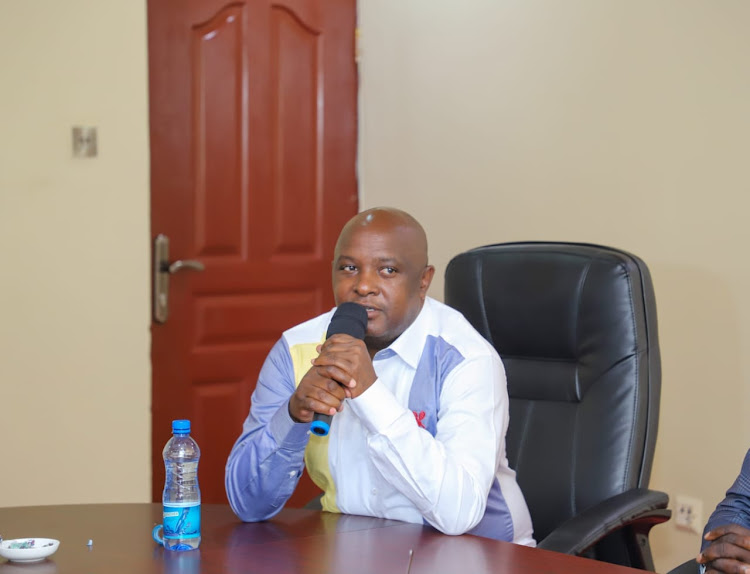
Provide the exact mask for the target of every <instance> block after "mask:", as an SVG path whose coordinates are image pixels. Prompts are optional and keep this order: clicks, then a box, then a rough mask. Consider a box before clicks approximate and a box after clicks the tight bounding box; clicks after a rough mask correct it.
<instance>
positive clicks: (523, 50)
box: [360, 0, 750, 571]
mask: <svg viewBox="0 0 750 574" xmlns="http://www.w3.org/2000/svg"><path fill="white" fill-rule="evenodd" d="M360 20H361V30H362V35H361V44H362V45H361V58H362V62H361V92H360V97H361V104H362V105H361V124H362V130H361V134H360V138H361V141H360V144H361V147H360V183H361V193H362V207H372V206H375V205H381V204H386V205H396V206H399V207H402V208H404V209H406V210H409V211H411V212H412V213H414V214H415V215H416V216H417V217H418V218H419V219H420V220H421V221H422V222H423V223H424V225H425V227H426V229H427V232H428V235H429V236H430V240H431V258H432V261H433V263H435V264H436V266H437V268H438V272H437V275H436V280H435V282H434V283H433V288H432V290H431V294H432V295H434V296H436V297H441V296H442V273H443V272H444V269H445V264H446V263H447V262H448V260H449V259H450V257H451V256H452V255H454V254H456V253H457V252H460V251H462V250H465V249H468V248H471V247H474V246H478V245H483V244H487V243H494V242H500V241H513V240H526V239H532V240H533V239H546V240H575V241H589V242H596V243H604V244H609V245H613V246H616V247H620V248H624V249H627V250H630V251H632V252H634V253H636V254H638V255H640V256H641V257H643V258H644V259H645V260H646V262H647V263H648V265H649V267H650V268H651V271H652V273H653V278H654V282H655V287H656V293H657V298H658V310H659V321H660V336H661V344H662V361H663V371H664V377H663V390H662V409H661V424H660V434H659V441H658V447H657V453H656V460H655V463H654V471H653V475H652V481H651V486H652V487H653V488H657V489H663V490H665V491H667V492H668V493H669V494H670V496H671V497H674V496H675V495H678V494H682V495H689V496H693V497H697V498H699V499H701V500H703V501H704V505H705V506H706V512H707V511H708V510H709V507H713V506H715V504H716V502H717V501H718V500H719V499H720V498H721V497H722V496H723V493H724V491H725V490H726V488H727V487H728V486H729V484H730V483H731V482H732V480H733V479H734V477H735V476H736V474H737V471H738V470H739V467H740V463H741V462H742V457H743V456H744V454H745V452H746V450H747V448H748V447H750V418H749V417H747V413H748V412H750V396H749V395H748V393H749V392H750V384H748V383H749V382H750V380H749V379H750V373H748V370H747V368H746V367H745V364H744V362H743V360H742V357H743V356H748V355H750V303H749V302H748V301H750V299H748V296H747V295H748V293H750V267H749V264H748V261H750V259H749V258H748V256H747V248H748V246H749V245H750V226H748V225H747V222H746V219H747V213H748V210H750V194H749V193H748V192H749V191H750V189H749V188H750V177H748V168H747V162H748V157H749V156H750V145H749V144H750V106H749V105H748V102H750V74H748V68H747V62H748V58H750V36H749V35H748V34H747V26H746V24H747V22H748V21H750V3H748V2H746V1H745V0H718V1H714V2H712V1H708V0H660V1H658V2H654V1H653V0H615V1H608V2H602V1H600V0H566V1H564V2H562V1H558V0H472V1H468V2H467V1H460V0H453V1H448V0H370V1H367V0H362V1H360ZM653 541H654V544H653V547H654V551H655V555H656V561H657V567H658V569H659V570H660V571H666V570H668V569H669V568H671V567H673V566H675V565H676V564H678V563H680V562H682V561H683V560H686V559H688V558H690V557H692V556H693V555H695V554H696V553H697V550H698V546H699V536H698V535H693V534H689V533H685V532H683V531H679V530H677V529H676V528H675V527H674V526H673V525H672V524H668V525H663V526H661V527H659V528H657V529H655V530H654V531H653Z"/></svg>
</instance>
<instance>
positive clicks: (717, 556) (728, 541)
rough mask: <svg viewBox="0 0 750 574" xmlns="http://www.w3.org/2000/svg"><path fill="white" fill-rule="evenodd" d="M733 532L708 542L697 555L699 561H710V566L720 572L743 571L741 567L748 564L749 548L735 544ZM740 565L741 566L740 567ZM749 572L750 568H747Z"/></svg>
mask: <svg viewBox="0 0 750 574" xmlns="http://www.w3.org/2000/svg"><path fill="white" fill-rule="evenodd" d="M737 538H740V539H741V538H742V537H738V536H736V535H735V534H725V535H724V536H722V537H721V538H720V539H719V540H717V541H714V542H712V543H711V544H709V545H708V546H707V547H706V549H705V550H703V552H701V553H700V555H699V557H698V558H699V562H701V563H704V564H705V563H707V562H710V563H711V565H710V567H711V568H713V569H714V570H718V571H720V572H722V571H725V572H732V573H733V572H744V570H743V569H742V568H744V567H746V566H748V565H750V550H748V549H747V548H745V547H742V546H739V545H737V544H736V543H735V542H736V540H733V539H737ZM740 566H742V568H740ZM748 574H750V569H748Z"/></svg>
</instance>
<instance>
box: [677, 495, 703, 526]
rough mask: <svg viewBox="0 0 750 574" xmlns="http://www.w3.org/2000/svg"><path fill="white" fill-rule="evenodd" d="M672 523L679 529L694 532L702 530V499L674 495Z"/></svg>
mask: <svg viewBox="0 0 750 574" xmlns="http://www.w3.org/2000/svg"><path fill="white" fill-rule="evenodd" d="M674 523H675V526H676V527H677V528H679V529H680V530H687V531H688V532H694V533H696V534H700V533H701V532H703V526H704V524H703V501H702V500H699V499H697V498H693V497H691V496H682V495H678V496H676V497H675V502H674Z"/></svg>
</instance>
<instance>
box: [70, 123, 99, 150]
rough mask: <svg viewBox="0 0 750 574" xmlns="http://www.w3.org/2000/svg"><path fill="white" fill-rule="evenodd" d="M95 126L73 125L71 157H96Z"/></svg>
mask: <svg viewBox="0 0 750 574" xmlns="http://www.w3.org/2000/svg"><path fill="white" fill-rule="evenodd" d="M96 152H97V148H96V128H94V127H85V126H73V157H96Z"/></svg>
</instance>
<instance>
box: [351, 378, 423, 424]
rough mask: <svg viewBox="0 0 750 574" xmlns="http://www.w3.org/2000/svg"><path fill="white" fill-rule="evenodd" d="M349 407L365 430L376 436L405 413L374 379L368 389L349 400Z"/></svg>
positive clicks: (384, 387)
mask: <svg viewBox="0 0 750 574" xmlns="http://www.w3.org/2000/svg"><path fill="white" fill-rule="evenodd" d="M349 405H350V406H351V408H352V410H353V411H354V414H356V415H357V416H358V417H359V419H360V420H361V421H362V424H363V425H364V426H365V428H366V429H367V430H368V431H369V432H371V433H377V434H384V433H385V431H386V430H387V429H388V428H389V427H391V426H392V425H393V424H394V423H395V422H396V421H397V420H398V419H399V418H400V417H402V416H403V415H404V413H405V409H404V407H402V406H401V405H400V404H399V403H398V401H397V400H396V397H394V396H393V393H391V391H389V390H388V389H387V388H386V386H385V385H384V384H383V383H382V382H380V379H376V380H375V382H374V383H373V384H372V385H371V386H370V388H369V389H367V390H366V391H365V392H364V393H362V394H361V395H359V396H358V397H357V398H356V399H351V400H350V401H349ZM406 412H408V411H406Z"/></svg>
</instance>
